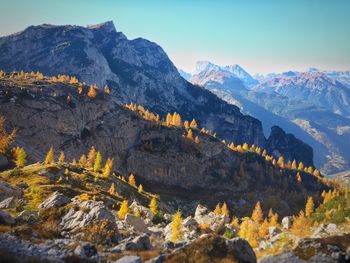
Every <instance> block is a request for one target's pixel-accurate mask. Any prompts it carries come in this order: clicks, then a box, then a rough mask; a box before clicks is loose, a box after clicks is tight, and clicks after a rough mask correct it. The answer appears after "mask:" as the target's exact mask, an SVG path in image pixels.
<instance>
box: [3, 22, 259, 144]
mask: <svg viewBox="0 0 350 263" xmlns="http://www.w3.org/2000/svg"><path fill="white" fill-rule="evenodd" d="M0 53H1V54H2V55H1V57H0V64H1V65H2V69H3V70H5V71H13V70H25V71H40V72H42V73H44V74H45V75H58V74H69V75H74V76H76V77H78V78H79V80H82V81H85V82H87V83H90V84H94V83H96V84H97V85H98V86H100V87H103V86H104V85H105V84H108V85H109V87H110V88H111V91H112V94H113V96H114V97H115V98H117V100H118V102H120V103H130V102H135V103H138V104H141V105H144V106H146V107H147V108H149V109H150V110H152V111H154V112H157V113H159V114H161V115H162V116H165V114H166V113H167V112H175V111H176V112H178V113H180V114H181V117H182V118H183V119H190V118H195V119H196V120H197V122H198V123H200V125H201V126H203V127H206V128H207V129H210V130H213V131H215V132H216V133H217V134H218V135H220V137H223V138H225V139H226V140H228V141H231V140H234V141H235V142H237V143H243V142H247V143H249V144H253V143H254V144H255V145H262V146H263V145H265V138H264V135H263V132H262V128H261V123H260V122H259V121H258V120H256V119H254V118H252V117H250V116H244V115H242V114H241V113H240V112H239V109H238V108H237V107H234V106H232V105H229V104H227V103H225V102H223V101H222V100H220V99H219V98H218V97H216V96H215V95H213V94H212V93H210V92H208V91H207V90H205V89H203V88H200V87H196V86H194V85H192V84H190V83H189V82H187V81H185V80H184V79H183V78H182V77H181V76H180V74H179V73H178V71H177V69H176V67H175V66H174V65H173V63H172V62H171V61H170V60H169V58H168V56H167V55H166V53H165V52H164V51H163V49H162V48H161V47H159V46H158V45H157V44H155V43H153V42H150V41H148V40H145V39H142V38H137V39H134V40H128V39H127V38H126V37H125V35H124V34H123V33H121V32H117V31H116V29H115V27H114V24H113V23H112V22H106V23H103V24H99V25H95V26H89V27H87V28H84V27H80V26H54V25H46V24H44V25H41V26H31V27H29V28H27V29H25V30H24V31H23V32H20V33H17V34H14V35H10V36H6V37H2V38H0Z"/></svg>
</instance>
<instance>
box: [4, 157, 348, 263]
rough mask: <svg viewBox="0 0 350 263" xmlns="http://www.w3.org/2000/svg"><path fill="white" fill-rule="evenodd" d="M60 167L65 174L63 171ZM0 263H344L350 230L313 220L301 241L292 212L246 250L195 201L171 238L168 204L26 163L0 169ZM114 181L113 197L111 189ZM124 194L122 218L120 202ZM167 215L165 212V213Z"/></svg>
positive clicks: (73, 170) (121, 186)
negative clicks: (151, 204)
mask: <svg viewBox="0 0 350 263" xmlns="http://www.w3.org/2000/svg"><path fill="white" fill-rule="evenodd" d="M67 171H68V172H67ZM0 176H1V182H0V200H1V202H0V209H1V210H0V232H1V236H0V255H1V258H2V261H1V262H124V263H126V262H256V261H257V259H258V260H260V261H261V262H305V261H307V262H347V261H349V258H350V234H346V233H350V228H349V226H346V225H345V226H344V225H336V224H327V225H324V224H321V225H319V226H315V227H313V228H311V229H310V235H309V236H308V237H305V238H301V237H298V236H295V235H293V234H292V232H291V231H290V228H291V226H292V222H293V220H294V219H293V217H285V218H283V219H282V220H281V223H280V224H278V225H277V226H275V227H270V228H269V229H268V235H267V236H266V238H265V239H264V240H261V241H260V242H259V243H258V244H257V246H256V247H255V248H254V249H253V248H252V247H251V246H250V244H249V243H248V242H247V241H246V240H244V239H242V238H240V237H238V228H237V227H236V226H235V225H234V224H232V223H231V222H230V218H229V217H227V216H225V215H218V214H217V213H214V212H212V211H210V210H208V209H207V208H206V207H204V206H202V205H198V206H197V208H196V209H195V211H194V213H193V214H192V215H189V216H187V217H185V218H184V219H183V220H182V223H181V224H180V229H179V231H180V232H181V235H180V237H179V238H178V239H177V240H176V241H175V240H174V228H173V222H174V221H173V216H172V215H171V214H170V212H171V211H172V207H169V206H167V205H165V204H164V203H163V202H162V201H161V200H159V202H158V207H159V211H160V212H159V213H154V212H152V210H151V209H150V208H149V207H148V202H149V200H150V198H151V197H152V196H153V194H150V193H147V192H145V191H141V192H140V191H138V189H137V188H135V187H133V186H132V185H130V184H129V183H127V182H125V181H124V180H123V179H120V178H118V177H117V176H110V178H108V179H106V178H101V177H100V176H98V175H97V174H96V173H94V172H92V171H89V170H85V169H81V168H79V167H78V166H76V165H75V166H74V165H71V164H66V163H62V164H51V165H42V164H34V165H30V166H27V167H24V168H22V169H21V170H19V169H14V170H9V171H6V172H3V173H1V174H0ZM112 182H113V183H114V184H115V189H116V191H117V192H118V193H117V194H115V193H111V191H110V185H111V183H112ZM125 198H128V200H129V204H130V205H129V206H128V210H127V211H126V212H125V215H124V216H123V218H121V217H120V214H119V212H118V213H117V210H118V209H117V207H120V201H121V200H123V199H125ZM171 213H172V212H171Z"/></svg>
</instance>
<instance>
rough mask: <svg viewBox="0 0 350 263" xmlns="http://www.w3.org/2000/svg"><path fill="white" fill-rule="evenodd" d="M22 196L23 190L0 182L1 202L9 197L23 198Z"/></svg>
mask: <svg viewBox="0 0 350 263" xmlns="http://www.w3.org/2000/svg"><path fill="white" fill-rule="evenodd" d="M22 196H23V191H22V189H21V188H19V187H16V186H12V185H10V184H9V183H6V182H0V201H2V200H4V199H6V198H9V197H16V198H21V197H22Z"/></svg>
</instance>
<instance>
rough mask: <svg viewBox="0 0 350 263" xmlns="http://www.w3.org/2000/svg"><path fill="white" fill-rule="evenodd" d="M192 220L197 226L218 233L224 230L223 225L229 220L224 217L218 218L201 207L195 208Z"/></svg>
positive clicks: (218, 216)
mask: <svg viewBox="0 0 350 263" xmlns="http://www.w3.org/2000/svg"><path fill="white" fill-rule="evenodd" d="M194 219H195V220H196V221H197V223H198V224H199V225H201V224H202V225H205V226H206V227H207V228H209V229H211V230H212V231H214V232H219V231H220V230H222V229H224V227H225V224H226V223H228V222H229V220H230V219H229V218H228V217H226V216H220V215H217V214H215V213H214V212H211V211H209V210H208V209H207V208H206V207H204V206H202V205H198V206H197V208H196V212H195V216H194Z"/></svg>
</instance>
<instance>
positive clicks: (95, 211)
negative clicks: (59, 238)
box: [60, 202, 116, 231]
mask: <svg viewBox="0 0 350 263" xmlns="http://www.w3.org/2000/svg"><path fill="white" fill-rule="evenodd" d="M81 204H82V205H83V207H85V205H86V206H88V207H91V210H90V211H88V212H85V210H84V211H83V209H82V210H77V211H76V210H75V209H74V208H71V209H69V211H68V213H67V214H66V215H65V216H64V217H63V218H62V220H61V223H60V226H61V227H62V229H63V230H65V231H67V230H72V229H75V228H78V227H84V226H87V225H89V224H90V223H92V222H94V221H102V220H108V221H110V222H113V223H115V221H116V216H115V215H114V214H113V213H112V212H111V211H110V210H108V209H107V208H106V207H105V206H103V204H102V205H101V203H100V202H89V203H84V202H82V203H81ZM94 205H95V206H94ZM86 209H87V210H89V209H88V208H86Z"/></svg>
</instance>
